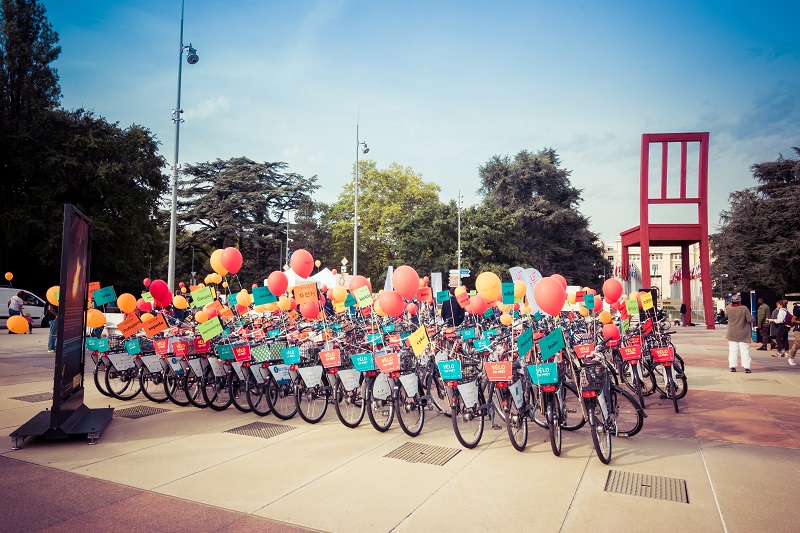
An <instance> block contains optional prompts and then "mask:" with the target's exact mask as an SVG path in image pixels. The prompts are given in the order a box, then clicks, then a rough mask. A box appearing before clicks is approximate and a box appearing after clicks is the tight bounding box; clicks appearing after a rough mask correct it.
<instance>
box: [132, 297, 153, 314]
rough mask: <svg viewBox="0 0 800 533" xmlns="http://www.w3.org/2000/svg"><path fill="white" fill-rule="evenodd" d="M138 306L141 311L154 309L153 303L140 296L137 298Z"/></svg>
mask: <svg viewBox="0 0 800 533" xmlns="http://www.w3.org/2000/svg"><path fill="white" fill-rule="evenodd" d="M136 308H137V309H138V310H139V311H144V312H147V311H152V310H153V305H152V304H151V303H150V302H147V301H145V299H144V298H139V299H138V300H136Z"/></svg>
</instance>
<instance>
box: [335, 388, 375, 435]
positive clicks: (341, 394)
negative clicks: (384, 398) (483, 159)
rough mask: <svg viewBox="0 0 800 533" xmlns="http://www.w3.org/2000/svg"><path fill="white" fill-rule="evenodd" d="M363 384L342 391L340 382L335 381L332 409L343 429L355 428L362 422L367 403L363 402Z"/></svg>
mask: <svg viewBox="0 0 800 533" xmlns="http://www.w3.org/2000/svg"><path fill="white" fill-rule="evenodd" d="M365 383H366V382H365V381H362V382H361V383H359V385H358V387H356V388H355V389H353V390H351V391H348V390H345V389H344V384H343V383H342V381H341V380H340V379H338V378H337V379H336V390H335V392H334V396H333V397H334V402H333V407H334V410H335V411H336V416H337V417H339V421H340V422H341V423H342V424H344V425H345V427H349V428H356V427H358V425H359V424H361V421H362V420H364V412H365V411H366V409H367V402H365V401H364V384H365Z"/></svg>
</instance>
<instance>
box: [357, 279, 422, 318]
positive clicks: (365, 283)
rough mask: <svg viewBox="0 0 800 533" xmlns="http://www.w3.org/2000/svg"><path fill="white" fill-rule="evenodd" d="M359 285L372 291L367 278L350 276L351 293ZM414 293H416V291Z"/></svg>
mask: <svg viewBox="0 0 800 533" xmlns="http://www.w3.org/2000/svg"><path fill="white" fill-rule="evenodd" d="M359 287H367V288H368V289H369V292H372V285H371V284H370V282H369V280H368V279H367V278H365V277H364V276H353V277H352V278H350V287H349V288H350V292H351V293H352V292H353V291H354V290H356V289H358V288H359ZM414 294H416V292H415V293H414ZM383 310H384V311H386V308H385V307H384V308H383ZM387 313H388V311H387ZM397 316H399V315H397Z"/></svg>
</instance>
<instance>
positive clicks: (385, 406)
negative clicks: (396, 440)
mask: <svg viewBox="0 0 800 533" xmlns="http://www.w3.org/2000/svg"><path fill="white" fill-rule="evenodd" d="M374 386H375V380H374V379H373V380H372V381H370V384H369V393H368V395H367V416H368V417H369V422H370V424H372V427H374V428H375V429H377V430H378V431H380V432H381V433H383V432H384V431H386V430H387V429H389V427H390V426H391V425H392V420H393V419H394V404H393V403H392V401H391V397H389V398H387V399H386V400H381V399H379V398H375V395H374V394H373V392H372V389H373V387H374Z"/></svg>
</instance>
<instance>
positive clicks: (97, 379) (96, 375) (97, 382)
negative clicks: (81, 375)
mask: <svg viewBox="0 0 800 533" xmlns="http://www.w3.org/2000/svg"><path fill="white" fill-rule="evenodd" d="M100 372H102V373H103V377H102V378H101V377H100ZM105 379H106V376H105V370H101V369H100V365H99V364H97V365H94V386H95V387H97V390H98V391H100V394H102V395H103V396H109V397H110V396H111V393H110V392H108V390H106V388H105V387H104V386H103V385H101V384H100V382H101V381H102V382H105Z"/></svg>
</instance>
